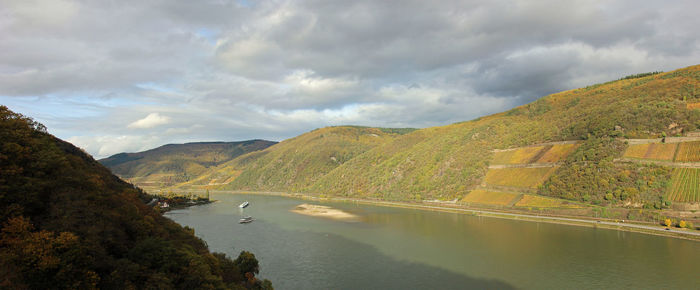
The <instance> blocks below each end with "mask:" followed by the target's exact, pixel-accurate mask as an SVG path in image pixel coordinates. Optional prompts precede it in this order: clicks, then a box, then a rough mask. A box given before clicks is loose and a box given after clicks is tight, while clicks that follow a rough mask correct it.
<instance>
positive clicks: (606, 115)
mask: <svg viewBox="0 0 700 290" xmlns="http://www.w3.org/2000/svg"><path fill="white" fill-rule="evenodd" d="M698 84H700V66H693V67H688V68H685V69H680V70H677V71H674V72H669V73H662V74H657V75H652V76H648V77H643V78H633V79H627V80H621V81H614V82H609V83H606V84H600V85H594V86H589V87H586V88H581V89H575V90H570V91H566V92H561V93H557V94H553V95H550V96H546V97H543V98H541V99H540V100H537V101H535V102H533V103H531V104H527V105H523V106H520V107H517V108H514V109H512V110H510V111H508V112H504V113H500V114H495V115H491V116H487V117H483V118H479V119H476V120H473V121H468V122H462V123H457V124H452V125H447V126H443V127H434V128H427V129H422V130H417V131H414V132H411V133H408V134H405V135H402V136H399V137H397V138H394V139H391V140H388V142H383V143H380V144H378V146H376V147H375V148H373V149H371V150H368V151H366V152H364V153H362V154H359V155H357V156H355V157H354V158H352V159H350V160H348V161H347V162H344V163H343V164H342V165H340V166H337V168H332V166H327V167H324V169H329V168H332V170H331V171H330V172H329V173H328V174H324V173H323V170H316V171H310V172H309V171H308V168H307V165H308V164H309V163H308V161H307V158H305V155H304V154H305V153H304V152H311V151H314V150H316V149H319V148H321V149H323V147H317V146H316V145H318V144H316V143H306V144H299V143H294V144H295V145H296V146H294V150H285V151H284V153H282V152H281V151H279V152H278V150H277V148H281V147H282V146H280V145H282V143H285V142H282V143H280V145H278V146H279V147H277V146H273V147H270V148H268V150H269V152H270V153H268V155H271V154H272V153H273V152H275V155H274V156H269V157H267V158H266V161H267V162H263V163H254V165H253V166H251V167H249V168H247V169H246V170H244V171H243V173H242V174H241V177H243V176H245V179H240V177H239V180H241V181H243V180H245V182H234V184H232V186H230V187H228V188H230V189H255V190H288V191H301V192H310V193H319V194H327V195H341V196H357V197H373V198H384V199H400V200H408V199H414V198H415V199H429V198H439V199H450V200H451V199H456V198H461V197H462V196H464V195H465V194H466V193H467V192H468V191H469V190H470V189H472V188H474V187H476V186H477V185H479V184H480V183H481V182H482V180H483V177H484V175H485V173H486V171H487V166H488V164H489V160H490V159H491V157H492V154H493V153H491V151H490V150H492V149H504V148H509V147H517V146H523V145H531V144H536V143H541V142H548V141H561V140H584V143H586V142H594V141H592V140H599V138H612V137H627V138H645V137H658V136H660V134H661V132H666V133H667V134H668V135H673V134H675V133H678V132H679V130H678V129H679V128H683V129H684V130H686V131H690V130H696V129H697V127H698V125H700V124H699V122H700V112H698V111H697V110H688V109H687V108H686V102H688V103H690V102H697V99H698V98H700V92H698V91H696V90H695V88H697V87H698ZM674 123H675V124H677V126H676V127H675V128H671V129H669V125H671V124H674ZM616 126H619V127H618V129H617V130H616ZM302 136H303V135H302ZM300 137H301V136H300ZM290 142H295V141H290ZM605 144H607V145H600V146H607V147H606V148H608V149H610V150H608V151H610V152H609V153H608V154H607V155H606V156H601V158H600V159H599V160H595V158H596V155H597V154H598V152H603V151H605V150H602V149H597V148H593V147H594V146H593V147H591V146H579V147H578V148H577V149H576V152H578V154H572V155H575V156H579V157H581V156H582V157H581V158H583V159H585V158H592V159H593V160H595V161H594V163H596V162H598V161H601V160H603V159H606V158H609V159H612V158H614V157H619V155H620V154H621V153H622V152H621V150H624V146H622V147H620V146H613V145H610V144H608V143H605ZM304 145H313V146H314V147H311V148H305V147H304ZM582 145H585V144H582ZM586 150H588V151H593V152H587V151H586ZM576 152H575V153H576ZM589 155H590V156H589ZM280 156H284V161H281V162H280V161H278V162H273V161H275V160H277V159H278V158H279V157H280ZM583 159H572V160H571V161H570V162H569V163H567V166H569V167H571V166H574V165H577V166H578V165H580V164H584V162H586V160H583ZM589 163H590V162H589ZM595 166H598V165H597V164H595V165H593V167H595ZM601 166H603V165H601ZM605 166H607V165H605ZM565 167H566V166H565ZM592 169H597V168H592ZM558 171H559V172H560V173H561V174H565V173H566V171H565V170H562V169H561V168H560V169H559V170H558ZM309 173H311V174H309ZM561 174H555V176H557V178H558V180H561V177H562V176H560V175H561ZM299 180H303V182H294V181H299ZM314 180H315V181H314ZM253 181H254V182H253ZM290 181H291V182H290ZM608 189H609V188H608ZM613 189H614V188H613ZM605 190H607V189H605ZM543 193H545V194H549V195H552V196H557V197H560V196H559V195H558V192H556V188H554V189H552V190H547V191H546V192H543ZM595 194H597V195H600V194H603V195H604V194H605V192H596V193H595ZM566 198H569V199H581V198H582V197H579V196H566Z"/></svg>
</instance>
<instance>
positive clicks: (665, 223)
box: [664, 219, 672, 227]
mask: <svg viewBox="0 0 700 290" xmlns="http://www.w3.org/2000/svg"><path fill="white" fill-rule="evenodd" d="M671 224H672V222H671V219H666V220H664V225H666V226H667V227H670V226H671Z"/></svg>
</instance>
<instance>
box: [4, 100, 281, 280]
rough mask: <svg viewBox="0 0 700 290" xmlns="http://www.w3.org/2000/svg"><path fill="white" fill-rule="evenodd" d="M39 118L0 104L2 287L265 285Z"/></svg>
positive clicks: (251, 260) (244, 257)
mask: <svg viewBox="0 0 700 290" xmlns="http://www.w3.org/2000/svg"><path fill="white" fill-rule="evenodd" d="M150 199H151V197H150V196H148V195H146V194H145V193H143V192H142V191H141V190H140V189H138V188H136V187H134V186H133V185H131V184H128V183H126V182H124V181H122V180H121V179H119V178H118V177H117V176H114V175H112V174H111V173H110V171H109V170H108V169H107V168H105V167H104V166H102V165H101V164H100V163H98V162H96V161H95V160H94V159H92V158H91V157H90V156H89V155H87V154H85V153H84V152H83V151H82V150H80V149H79V148H77V147H75V146H73V145H71V144H70V143H67V142H64V141H62V140H59V139H57V138H55V137H54V136H52V135H50V134H48V133H47V132H46V128H45V127H44V126H42V125H41V124H38V123H36V122H34V121H32V120H31V119H29V118H26V117H24V116H22V115H19V114H16V113H13V112H11V111H10V110H8V108H7V107H5V106H0V227H1V229H0V288H3V289H95V288H100V289H215V288H216V289H226V288H231V289H241V288H244V287H251V288H261V287H268V286H270V285H269V281H265V282H262V281H260V280H257V279H255V278H254V277H253V276H251V275H250V274H254V273H258V271H259V269H258V266H257V261H256V260H255V257H254V256H253V255H252V254H250V253H247V252H243V253H242V254H241V256H240V257H239V258H238V259H236V260H231V259H228V258H226V257H225V256H224V255H223V254H217V253H214V254H212V253H210V252H209V251H208V249H207V246H206V244H205V243H204V242H203V241H202V240H200V239H199V238H197V237H195V236H194V231H193V230H192V229H190V228H187V227H185V228H182V227H181V226H180V225H178V224H176V223H175V222H173V221H171V220H169V219H167V218H165V217H163V216H161V214H160V213H159V212H158V211H156V210H155V209H154V208H152V207H150V206H147V205H146V203H145V202H147V201H149V200H150Z"/></svg>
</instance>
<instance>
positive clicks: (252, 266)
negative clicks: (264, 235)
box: [233, 251, 260, 274]
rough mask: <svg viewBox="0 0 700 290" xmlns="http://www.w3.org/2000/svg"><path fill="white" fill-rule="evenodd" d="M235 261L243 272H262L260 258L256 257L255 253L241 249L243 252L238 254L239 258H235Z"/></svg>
mask: <svg viewBox="0 0 700 290" xmlns="http://www.w3.org/2000/svg"><path fill="white" fill-rule="evenodd" d="M233 263H234V264H236V266H237V267H238V269H240V270H241V273H244V274H245V273H253V274H257V273H259V272H260V266H259V265H258V260H257V259H256V258H255V255H253V253H251V252H248V251H241V254H240V255H238V258H236V259H235V260H233Z"/></svg>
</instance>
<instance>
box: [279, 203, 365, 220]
mask: <svg viewBox="0 0 700 290" xmlns="http://www.w3.org/2000/svg"><path fill="white" fill-rule="evenodd" d="M290 211H291V212H293V213H298V214H303V215H308V216H315V217H324V218H331V219H336V220H343V221H352V220H357V218H358V216H356V215H354V214H351V213H348V212H344V211H342V210H339V209H335V208H332V207H330V206H324V205H316V204H308V203H303V204H300V205H298V206H296V207H295V208H293V209H292V210H290Z"/></svg>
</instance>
